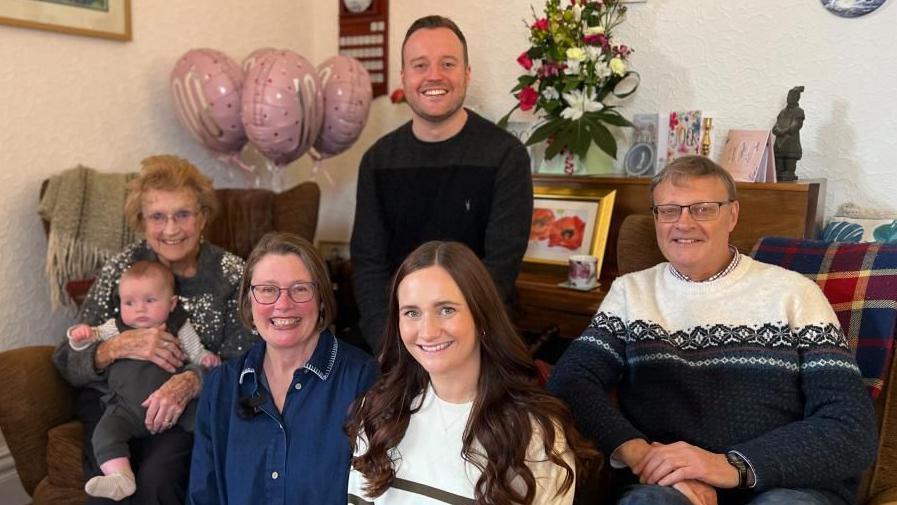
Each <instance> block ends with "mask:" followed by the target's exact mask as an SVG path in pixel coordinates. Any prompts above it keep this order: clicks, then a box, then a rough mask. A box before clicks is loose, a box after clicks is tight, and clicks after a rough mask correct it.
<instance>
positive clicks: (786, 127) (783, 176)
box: [772, 86, 804, 181]
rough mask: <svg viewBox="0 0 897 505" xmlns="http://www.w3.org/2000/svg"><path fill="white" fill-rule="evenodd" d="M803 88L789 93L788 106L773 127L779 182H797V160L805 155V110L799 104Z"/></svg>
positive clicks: (798, 87) (794, 88)
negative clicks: (801, 133) (802, 137)
mask: <svg viewBox="0 0 897 505" xmlns="http://www.w3.org/2000/svg"><path fill="white" fill-rule="evenodd" d="M803 90H804V87H803V86H795V87H793V88H791V89H790V90H789V91H788V100H787V105H786V106H785V108H784V109H782V111H781V112H779V115H778V117H776V124H775V126H773V127H772V133H773V135H775V136H776V142H775V157H776V178H777V179H778V180H779V181H796V180H797V174H795V170H796V169H797V160H799V159H800V158H801V156H802V155H803V151H802V150H801V147H800V129H801V127H802V126H803V125H804V110H803V109H801V108H800V107H799V106H798V104H797V102H798V100H800V94H801V93H802V92H803Z"/></svg>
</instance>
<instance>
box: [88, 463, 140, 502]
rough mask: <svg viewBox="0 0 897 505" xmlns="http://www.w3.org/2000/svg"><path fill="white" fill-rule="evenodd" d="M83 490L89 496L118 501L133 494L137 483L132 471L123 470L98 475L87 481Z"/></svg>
mask: <svg viewBox="0 0 897 505" xmlns="http://www.w3.org/2000/svg"><path fill="white" fill-rule="evenodd" d="M84 490H85V491H87V494H89V495H90V496H96V497H99V498H109V499H110V500H115V501H120V500H121V499H123V498H127V497H128V496H131V495H132V494H134V491H136V490H137V483H136V482H135V480H134V473H133V472H131V471H128V470H124V471H121V472H116V473H113V474H112V475H98V476H96V477H94V478H92V479H90V480H89V481H87V484H85V485H84Z"/></svg>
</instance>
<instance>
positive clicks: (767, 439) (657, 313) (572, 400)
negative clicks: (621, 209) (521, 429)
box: [549, 156, 876, 505]
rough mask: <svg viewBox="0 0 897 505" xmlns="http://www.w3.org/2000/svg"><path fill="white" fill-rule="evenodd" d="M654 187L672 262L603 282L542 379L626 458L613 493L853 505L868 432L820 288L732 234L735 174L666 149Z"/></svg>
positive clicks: (850, 360) (872, 444)
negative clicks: (594, 303)
mask: <svg viewBox="0 0 897 505" xmlns="http://www.w3.org/2000/svg"><path fill="white" fill-rule="evenodd" d="M651 193H652V203H653V206H652V210H653V213H654V217H655V227H656V231H657V243H658V245H659V246H660V249H661V251H662V252H663V254H664V256H665V257H666V259H667V260H668V261H669V262H668V263H661V264H659V265H657V266H655V267H653V268H649V269H647V270H643V271H641V272H635V273H632V274H629V275H624V276H622V277H620V278H618V279H617V280H616V281H614V283H613V285H612V286H611V288H610V291H609V293H608V294H607V297H606V298H605V299H604V301H603V302H602V304H601V307H600V309H599V310H598V313H597V314H595V317H594V318H593V319H592V322H591V324H590V325H589V327H588V328H587V329H586V330H585V331H584V332H583V334H582V336H581V337H580V338H579V339H577V340H576V341H574V342H573V343H572V344H571V345H570V348H569V349H568V351H567V352H566V353H565V354H564V356H563V357H562V358H561V359H560V360H559V362H558V364H557V367H556V368H555V369H554V372H553V374H552V377H551V381H550V383H549V388H550V389H551V390H552V391H553V392H554V393H555V394H557V395H559V396H560V397H562V398H564V399H565V400H566V401H567V402H568V403H569V404H570V406H571V408H572V410H573V413H574V416H575V417H576V422H577V424H578V425H579V428H580V430H582V432H583V433H585V434H586V435H587V436H589V437H590V438H592V439H593V440H594V441H595V442H596V443H597V444H598V445H599V446H600V448H601V449H602V450H603V451H604V452H605V454H608V455H609V456H610V462H611V465H612V466H614V467H616V468H621V469H622V468H628V471H625V470H623V471H621V472H618V473H620V474H621V476H623V477H624V479H623V480H628V482H627V484H629V485H627V486H625V487H623V489H622V497H621V498H620V501H619V503H621V504H627V505H632V504H647V503H663V504H683V505H688V504H692V505H703V504H714V503H717V501H718V502H719V503H724V504H729V503H732V504H748V503H749V504H752V505H759V504H764V505H768V504H778V503H787V504H819V505H834V504H839V505H843V504H847V503H853V501H854V495H855V493H856V488H857V485H858V482H859V478H860V475H861V474H862V472H863V471H864V470H865V469H866V468H867V466H868V465H869V464H870V463H871V462H872V460H873V457H874V454H875V448H876V433H875V426H874V417H873V412H872V404H871V400H870V399H869V397H868V395H867V393H866V392H865V390H864V388H863V385H862V382H861V379H860V373H859V369H858V368H857V365H856V362H855V360H854V357H853V354H852V353H851V351H850V349H849V348H848V346H847V340H846V338H845V337H844V334H843V332H842V331H841V328H840V327H839V325H838V321H837V319H836V318H835V314H834V312H833V311H832V308H831V306H830V305H829V304H828V301H827V300H826V298H825V297H824V295H823V294H822V292H821V291H820V289H819V288H818V287H817V286H816V284H815V283H813V282H812V281H810V280H808V279H806V278H804V277H803V276H801V275H799V274H797V273H794V272H791V271H788V270H785V269H782V268H779V267H776V266H772V265H767V264H764V263H760V262H756V261H753V260H752V259H751V258H750V257H748V256H742V255H741V254H739V252H738V250H737V249H735V248H734V247H733V246H731V245H729V243H728V239H729V234H730V233H731V231H732V230H733V229H734V227H735V224H736V223H737V221H738V210H739V204H738V201H737V200H736V193H735V183H734V182H733V180H732V178H731V176H730V175H729V174H728V172H726V171H725V170H724V169H722V168H721V167H719V166H718V165H717V164H715V163H713V162H712V161H710V160H709V159H706V158H702V157H699V156H689V157H684V158H679V159H677V160H675V161H673V162H671V163H670V164H669V165H668V166H667V168H666V169H665V170H664V171H663V172H661V173H660V174H658V175H657V176H656V177H655V178H654V180H653V181H652V182H651ZM614 389H616V392H617V395H618V400H619V401H618V405H614V404H613V403H612V402H611V401H610V400H609V399H608V393H609V392H610V391H612V390H614ZM586 399H588V400H586Z"/></svg>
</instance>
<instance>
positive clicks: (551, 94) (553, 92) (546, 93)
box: [542, 86, 561, 100]
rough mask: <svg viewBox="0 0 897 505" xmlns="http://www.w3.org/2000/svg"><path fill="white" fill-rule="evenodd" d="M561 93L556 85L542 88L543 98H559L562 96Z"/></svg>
mask: <svg viewBox="0 0 897 505" xmlns="http://www.w3.org/2000/svg"><path fill="white" fill-rule="evenodd" d="M560 96H561V94H560V93H558V90H557V89H555V88H554V86H546V87H545V89H543V90H542V98H544V99H546V100H557V99H558V98H560Z"/></svg>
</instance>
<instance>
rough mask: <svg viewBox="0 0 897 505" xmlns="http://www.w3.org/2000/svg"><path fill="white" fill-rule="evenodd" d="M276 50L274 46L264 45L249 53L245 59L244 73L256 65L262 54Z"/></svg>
mask: <svg viewBox="0 0 897 505" xmlns="http://www.w3.org/2000/svg"><path fill="white" fill-rule="evenodd" d="M275 51H277V49H274V48H273V47H262V48H259V49H256V50H255V51H253V52H251V53H249V56H247V57H246V58H245V59H243V74H244V75H246V74H248V73H249V69H251V68H252V67H253V66H255V62H257V61H258V60H259V59H260V58H261V57H262V56H264V55H266V54H268V53H273V52H275Z"/></svg>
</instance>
